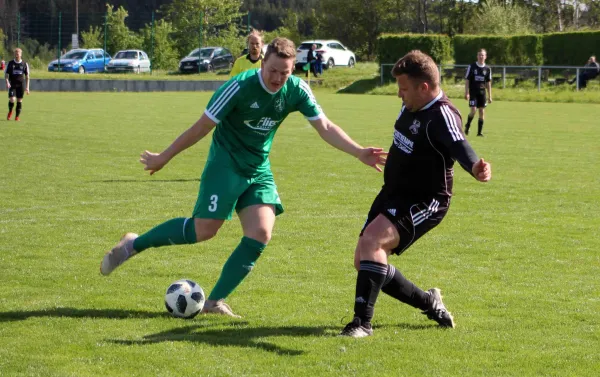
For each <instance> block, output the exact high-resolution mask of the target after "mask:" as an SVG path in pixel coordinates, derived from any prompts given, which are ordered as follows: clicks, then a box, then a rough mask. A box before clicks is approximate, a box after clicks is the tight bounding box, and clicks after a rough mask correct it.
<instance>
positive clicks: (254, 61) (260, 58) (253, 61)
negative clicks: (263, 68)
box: [246, 54, 263, 64]
mask: <svg viewBox="0 0 600 377" xmlns="http://www.w3.org/2000/svg"><path fill="white" fill-rule="evenodd" d="M246 59H248V60H249V61H250V63H252V64H254V63H256V62H258V61H261V60H262V59H263V55H262V54H260V55H258V59H256V60H252V58H251V57H250V54H248V55H246Z"/></svg>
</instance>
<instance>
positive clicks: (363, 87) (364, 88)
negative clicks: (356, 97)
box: [337, 77, 380, 94]
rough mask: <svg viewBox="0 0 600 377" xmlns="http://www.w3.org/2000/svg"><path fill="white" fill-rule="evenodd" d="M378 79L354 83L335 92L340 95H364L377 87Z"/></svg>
mask: <svg viewBox="0 0 600 377" xmlns="http://www.w3.org/2000/svg"><path fill="white" fill-rule="evenodd" d="M379 81H380V79H379V77H373V78H371V79H362V80H357V81H354V82H353V83H352V84H350V85H348V86H347V87H345V88H342V89H340V90H338V91H337V93H342V94H365V93H368V92H370V91H371V90H373V89H375V88H376V87H377V86H378V85H379Z"/></svg>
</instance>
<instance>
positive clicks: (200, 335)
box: [109, 322, 339, 356]
mask: <svg viewBox="0 0 600 377" xmlns="http://www.w3.org/2000/svg"><path fill="white" fill-rule="evenodd" d="M232 324H233V325H235V327H232V328H229V329H223V328H222V327H219V328H218V329H206V327H204V326H200V325H193V326H186V327H180V328H176V329H171V330H167V331H163V332H159V333H156V334H150V335H146V336H144V337H143V339H141V340H109V341H110V342H112V343H115V344H122V345H127V346H130V345H149V344H156V343H162V342H197V343H205V344H208V345H211V346H234V347H244V348H258V349H261V350H263V351H267V352H274V353H276V354H279V355H287V356H298V355H302V354H303V353H304V351H301V350H294V349H289V348H284V347H280V346H278V345H275V344H273V343H269V342H267V341H265V338H267V337H275V336H285V337H310V336H324V335H328V334H327V333H326V331H327V330H329V329H334V328H333V327H302V326H282V327H247V324H245V323H240V322H235V323H232ZM240 324H242V325H243V326H239V325H240ZM219 325H222V324H219ZM336 330H339V329H336Z"/></svg>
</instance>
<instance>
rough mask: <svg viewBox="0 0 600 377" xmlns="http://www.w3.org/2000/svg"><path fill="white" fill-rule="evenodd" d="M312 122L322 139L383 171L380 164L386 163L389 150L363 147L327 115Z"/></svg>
mask: <svg viewBox="0 0 600 377" xmlns="http://www.w3.org/2000/svg"><path fill="white" fill-rule="evenodd" d="M310 124H311V125H312V126H313V127H314V128H315V129H316V130H317V132H318V133H319V136H321V139H323V140H325V141H326V142H327V143H328V144H329V145H331V146H333V147H335V148H337V149H339V150H341V151H344V152H346V153H348V154H350V155H352V156H354V157H356V158H358V159H359V160H360V161H361V162H362V163H363V164H365V165H368V166H371V167H372V168H374V169H375V170H377V171H379V172H381V171H382V170H381V168H380V167H379V165H385V160H386V156H387V152H384V151H383V149H382V148H372V147H366V148H363V147H362V146H360V145H359V144H358V143H356V142H355V141H354V140H352V138H350V136H348V135H347V134H346V133H345V132H344V130H342V129H341V128H340V127H339V126H337V125H336V124H334V123H333V122H332V121H330V120H329V119H327V117H325V116H323V117H321V118H319V119H316V120H311V121H310Z"/></svg>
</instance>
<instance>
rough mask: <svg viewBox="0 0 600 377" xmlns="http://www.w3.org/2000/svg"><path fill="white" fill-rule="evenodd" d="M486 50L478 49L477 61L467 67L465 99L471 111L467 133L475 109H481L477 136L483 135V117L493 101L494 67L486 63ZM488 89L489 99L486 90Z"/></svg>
mask: <svg viewBox="0 0 600 377" xmlns="http://www.w3.org/2000/svg"><path fill="white" fill-rule="evenodd" d="M486 57H487V53H486V51H485V50H484V49H483V48H482V49H480V50H479V51H477V61H476V62H475V63H472V64H471V65H469V67H467V73H466V74H465V80H466V82H465V99H466V100H467V101H469V107H470V108H471V112H470V113H469V117H468V119H467V125H466V126H465V134H467V135H468V134H469V128H470V127H471V121H472V120H473V117H475V109H476V108H477V109H479V122H478V124H477V136H483V133H482V131H483V119H484V115H485V107H486V105H487V102H488V101H489V103H492V69H491V68H490V67H488V66H487V65H485V59H486ZM486 90H487V94H488V97H487V100H486V96H485V92H486Z"/></svg>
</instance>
